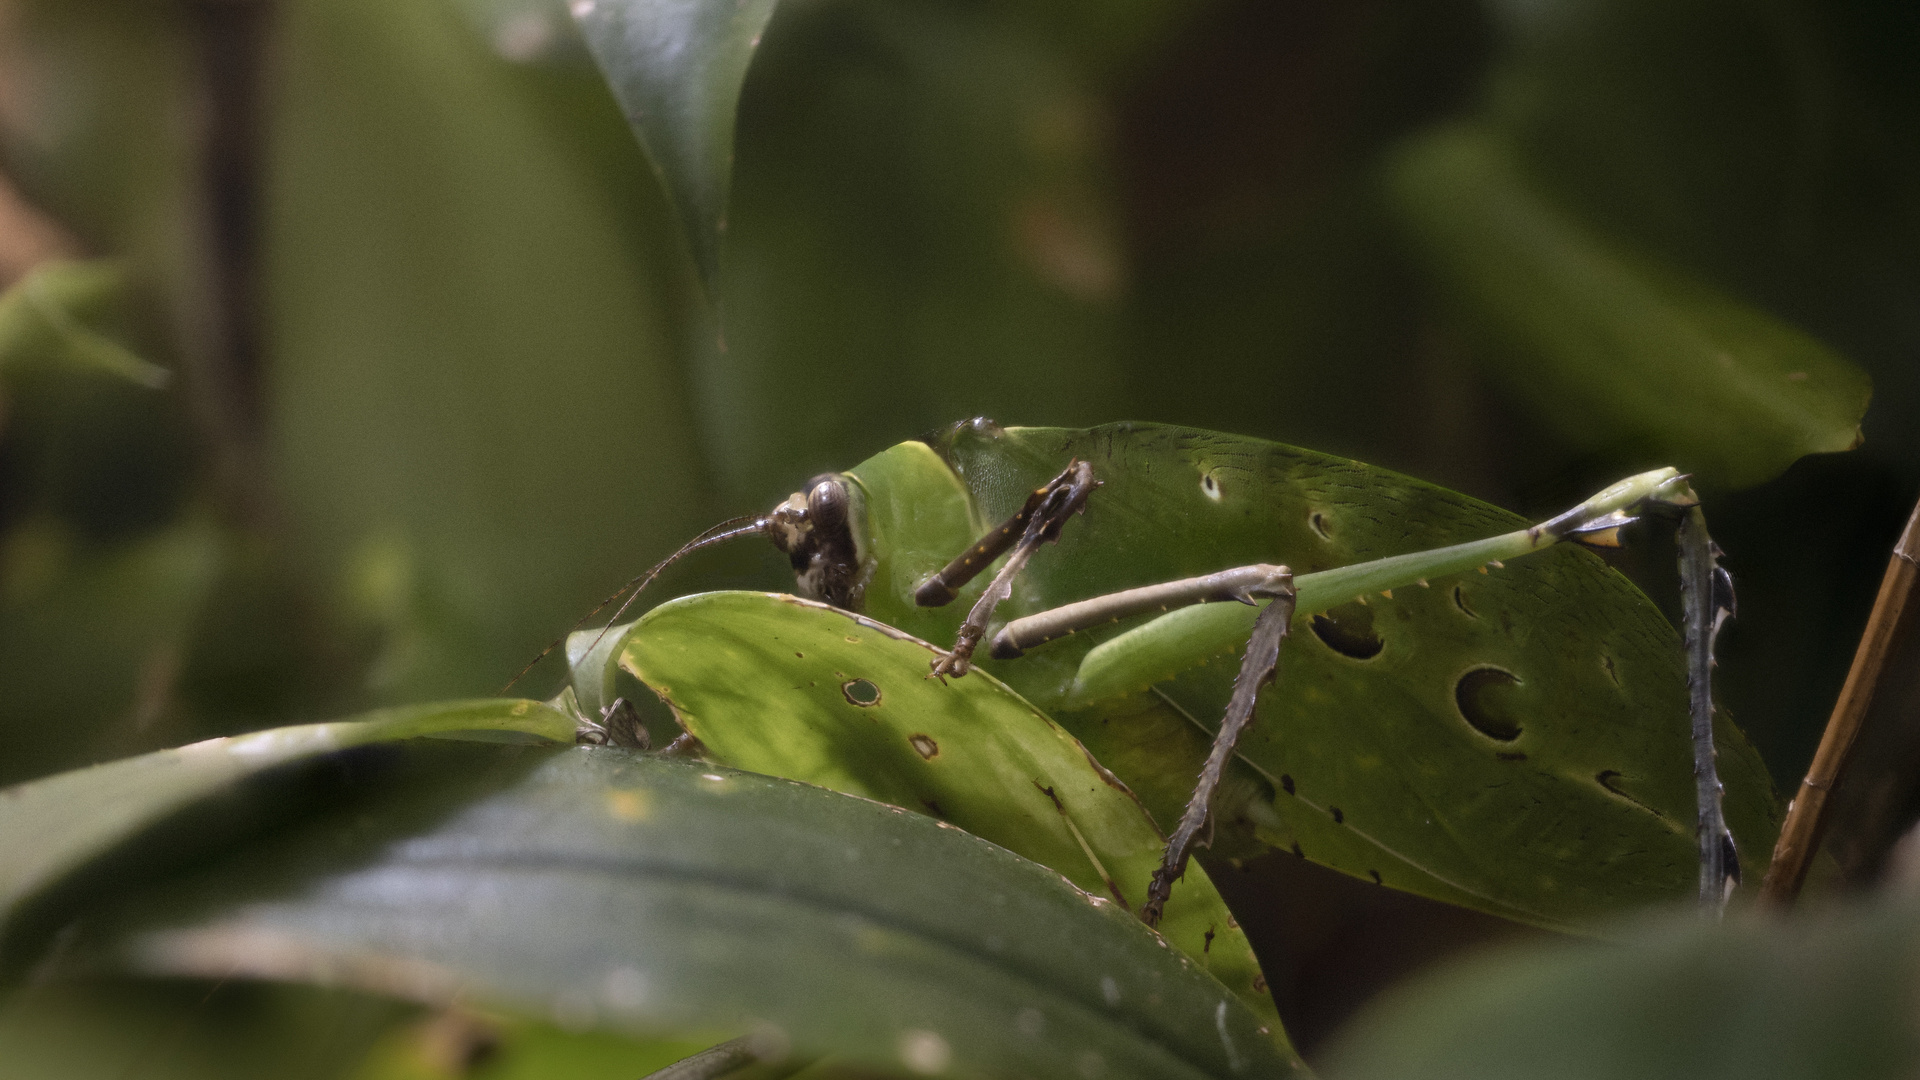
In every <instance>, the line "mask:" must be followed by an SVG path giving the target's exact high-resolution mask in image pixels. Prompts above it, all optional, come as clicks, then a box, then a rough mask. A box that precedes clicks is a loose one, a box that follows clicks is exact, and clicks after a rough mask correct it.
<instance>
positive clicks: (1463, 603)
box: [1453, 585, 1480, 619]
mask: <svg viewBox="0 0 1920 1080" xmlns="http://www.w3.org/2000/svg"><path fill="white" fill-rule="evenodd" d="M1453 606H1454V607H1457V608H1459V609H1460V610H1461V611H1462V612H1463V613H1464V614H1465V615H1466V616H1467V618H1469V619H1477V618H1479V617H1480V613H1479V612H1477V611H1475V610H1473V609H1472V608H1470V607H1468V606H1467V594H1466V593H1464V592H1462V591H1460V586H1458V585H1455V586H1454V587H1453Z"/></svg>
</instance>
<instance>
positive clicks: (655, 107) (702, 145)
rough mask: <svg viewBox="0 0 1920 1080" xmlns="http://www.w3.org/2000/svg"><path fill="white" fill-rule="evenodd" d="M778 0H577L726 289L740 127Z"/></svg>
mask: <svg viewBox="0 0 1920 1080" xmlns="http://www.w3.org/2000/svg"><path fill="white" fill-rule="evenodd" d="M773 4H774V0H575V3H574V4H573V14H574V18H575V19H577V20H578V21H579V23H580V29H581V31H582V33H584V34H585V35H586V39H587V46H588V48H590V49H591V50H593V56H594V59H595V60H597V61H599V63H600V69H601V70H602V71H604V72H605V73H606V76H607V81H608V82H609V83H610V84H612V87H613V96H614V97H616V98H618V99H619V101H620V107H621V108H622V109H623V110H625V112H626V114H627V122H628V123H630V124H632V125H633V131H634V134H635V135H638V136H639V137H640V143H641V145H643V146H645V147H646V149H647V156H648V157H650V158H652V159H653V169H654V173H655V174H656V175H658V176H659V177H660V182H661V184H662V185H663V186H665V188H666V189H667V195H668V198H669V199H671V200H672V202H673V205H674V209H675V210H676V211H677V212H678V213H679V215H680V225H681V228H682V229H684V230H685V232H686V237H687V245H688V246H689V247H690V248H692V250H693V258H694V262H695V263H696V264H697V265H698V266H699V268H700V277H701V279H702V280H703V281H704V282H705V283H706V285H707V291H708V294H709V295H712V294H713V293H714V290H715V289H716V288H717V286H718V279H719V275H720V241H721V238H722V237H723V236H724V235H725V234H726V231H727V190H728V188H729V187H730V186H731V183H732V175H733V124H734V115H735V111H736V108H737V106H738V104H739V100H740V86H741V84H742V83H744V82H745V81H746V78H747V65H748V63H750V62H751V61H752V60H753V51H754V49H756V48H757V47H759V45H760V33H761V31H762V30H764V29H766V25H767V20H768V19H769V18H771V17H772V16H773Z"/></svg>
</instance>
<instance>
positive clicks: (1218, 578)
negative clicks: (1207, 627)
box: [993, 563, 1293, 660]
mask: <svg viewBox="0 0 1920 1080" xmlns="http://www.w3.org/2000/svg"><path fill="white" fill-rule="evenodd" d="M1292 591H1293V573H1292V571H1290V570H1288V569H1287V568H1286V567H1284V566H1270V565H1268V564H1266V563H1256V564H1255V565H1253V566H1238V567H1235V568H1233V569H1231V570H1222V571H1220V572H1219V573H1215V574H1206V575H1203V576H1201V577H1191V578H1182V579H1180V580H1179V581H1168V582H1162V583H1161V584H1159V585H1145V586H1142V587H1140V588H1138V589H1126V590H1124V591H1121V592H1116V593H1108V594H1107V595H1105V596H1096V597H1094V598H1092V599H1091V600H1081V601H1078V602H1076V603H1072V604H1063V605H1061V606H1060V607H1057V608H1053V609H1052V610H1049V611H1043V612H1040V613H1039V614H1037V615H1028V616H1026V617H1025V618H1021V619H1015V620H1013V621H1012V622H1010V623H1008V624H1007V625H1006V626H1004V627H1002V628H1001V630H1000V632H999V633H998V634H995V635H994V636H993V658H994V659H995V660H1011V659H1013V658H1014V657H1016V656H1020V655H1022V654H1024V653H1025V652H1026V651H1027V650H1028V649H1032V648H1036V647H1038V646H1041V645H1045V644H1046V643H1047V642H1049V641H1053V640H1056V639H1058V638H1063V637H1066V636H1067V635H1068V634H1071V633H1074V632H1076V631H1080V630H1085V629H1087V628H1089V627H1094V626H1101V625H1104V624H1106V623H1111V622H1117V621H1119V620H1121V619H1124V618H1126V617H1127V616H1129V615H1140V614H1144V613H1146V612H1149V611H1171V610H1173V609H1174V608H1177V607H1185V606H1187V605H1188V604H1205V603H1210V602H1213V601H1218V600H1238V601H1239V602H1240V603H1243V604H1249V605H1251V604H1253V602H1254V600H1255V598H1257V597H1275V596H1280V595H1282V594H1286V595H1291V594H1292Z"/></svg>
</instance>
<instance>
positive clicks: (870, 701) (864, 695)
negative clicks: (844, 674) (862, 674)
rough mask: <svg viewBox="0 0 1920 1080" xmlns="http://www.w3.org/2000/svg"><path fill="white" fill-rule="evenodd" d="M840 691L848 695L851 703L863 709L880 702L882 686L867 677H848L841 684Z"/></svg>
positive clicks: (848, 700)
mask: <svg viewBox="0 0 1920 1080" xmlns="http://www.w3.org/2000/svg"><path fill="white" fill-rule="evenodd" d="M840 692H841V693H842V694H845V695H846V697H847V702H848V703H849V704H852V705H858V706H860V707H861V708H863V709H865V708H868V707H870V706H873V705H878V704H880V688H879V687H877V686H875V685H873V683H871V682H868V681H867V680H866V679H848V680H847V681H846V682H844V683H841V684H840Z"/></svg>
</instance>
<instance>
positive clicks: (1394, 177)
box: [1391, 125, 1872, 487]
mask: <svg viewBox="0 0 1920 1080" xmlns="http://www.w3.org/2000/svg"><path fill="white" fill-rule="evenodd" d="M1391 191H1392V194H1393V198H1394V201H1395V204H1396V206H1397V207H1398V209H1399V210H1400V212H1401V214H1402V217H1403V218H1404V220H1405V222H1406V225H1407V227H1408V228H1409V230H1410V231H1411V232H1412V234H1413V236H1414V238H1415V239H1416V240H1417V241H1418V245H1419V248H1420V250H1421V251H1422V253H1423V254H1424V255H1425V256H1426V258H1427V260H1428V262H1429V264H1430V265H1431V266H1432V267H1433V269H1434V271H1435V272H1436V273H1437V274H1438V275H1439V277H1440V279H1441V280H1442V282H1443V283H1444V284H1445V286H1446V287H1447V288H1448V290H1449V291H1451V292H1452V293H1453V294H1455V295H1456V297H1457V298H1458V299H1459V300H1460V301H1461V303H1462V304H1463V305H1464V306H1465V307H1466V309H1467V310H1468V312H1469V314H1470V315H1471V317H1473V318H1474V319H1475V320H1477V321H1478V322H1480V323H1482V324H1484V327H1485V329H1486V330H1487V331H1488V332H1489V333H1490V334H1491V335H1493V336H1494V337H1495V338H1496V339H1498V340H1499V341H1500V342H1501V343H1502V345H1503V351H1504V352H1505V353H1506V356H1505V357H1504V359H1503V361H1502V366H1501V375H1502V377H1503V378H1504V379H1505V381H1506V382H1507V384H1508V385H1509V386H1511V387H1512V388H1513V389H1514V390H1515V391H1516V392H1517V393H1519V394H1521V395H1523V396H1525V397H1526V398H1527V399H1528V400H1530V401H1531V402H1532V403H1533V404H1534V406H1535V407H1536V408H1537V409H1538V410H1539V412H1540V415H1541V416H1543V417H1545V418H1546V419H1547V420H1548V421H1549V422H1550V423H1551V424H1553V425H1554V426H1555V427H1556V428H1558V429H1559V430H1560V431H1561V432H1562V434H1564V435H1565V436H1566V437H1567V438H1568V439H1569V440H1571V441H1573V442H1575V443H1576V444H1581V445H1585V446H1588V447H1595V448H1606V449H1621V448H1626V449H1627V450H1628V451H1629V452H1628V453H1626V454H1623V455H1621V456H1623V457H1629V458H1632V459H1639V460H1645V461H1647V462H1648V463H1649V464H1655V463H1657V464H1672V465H1676V466H1678V467H1680V468H1682V469H1684V470H1686V471H1688V472H1691V473H1693V474H1695V475H1697V476H1699V477H1700V478H1701V479H1702V480H1704V481H1706V482H1708V483H1711V484H1714V485H1722V486H1730V487H1744V486H1748V485H1752V484H1757V483H1760V482H1762V481H1764V480H1768V479H1771V478H1772V477H1774V476H1776V475H1778V474H1779V473H1780V472H1781V471H1783V470H1784V469H1786V467H1787V466H1788V465H1791V464H1793V462H1794V461H1796V460H1798V459H1799V458H1800V457H1802V456H1804V455H1806V454H1814V453H1831V452H1834V451H1839V450H1850V449H1852V448H1853V447H1854V446H1856V445H1858V444H1859V441H1860V418H1861V416H1862V415H1863V414H1864V413H1865V412H1866V407H1867V399H1868V397H1869V396H1870V395H1871V392H1872V386H1871V382H1870V380H1869V379H1868V377H1867V375H1866V374H1865V373H1864V372H1862V371H1861V370H1860V369H1859V368H1857V367H1855V366H1854V365H1853V364H1852V363H1851V362H1849V361H1848V360H1846V359H1845V358H1843V357H1841V356H1840V355H1839V354H1838V353H1836V352H1834V351H1833V350H1832V349H1830V348H1828V347H1827V346H1825V345H1823V344H1821V343H1820V342H1818V341H1815V340H1814V339H1813V338H1812V337H1810V336H1808V335H1807V334H1805V333H1804V332H1802V331H1800V330H1798V329H1796V328H1794V327H1793V326H1790V325H1788V324H1787V323H1785V322H1784V321H1782V320H1780V319H1778V318H1776V317H1774V316H1773V315H1770V314H1768V313H1767V312H1765V311H1763V310H1761V309H1759V308H1757V307H1754V306H1752V305H1750V304H1748V303H1746V302H1744V301H1742V300H1740V299H1738V298H1736V297H1734V296H1731V295H1729V294H1727V293H1725V292H1723V291H1721V290H1720V289H1718V288H1716V287H1715V286H1713V285H1711V284H1709V283H1707V282H1705V281H1701V280H1698V279H1695V278H1692V277H1689V276H1688V275H1687V274H1685V273H1684V272H1682V271H1681V270H1679V269H1677V268H1675V267H1672V266H1667V265H1664V264H1662V263H1660V262H1658V261H1656V260H1654V259H1651V258H1648V257H1646V256H1643V255H1639V254H1636V253H1633V252H1631V251H1628V250H1626V249H1624V248H1622V247H1620V246H1618V245H1616V244H1614V243H1613V242H1611V241H1610V240H1608V239H1606V238H1604V237H1602V236H1600V235H1599V234H1597V233H1595V232H1593V231H1592V230H1590V229H1589V228H1588V227H1586V226H1585V225H1583V224H1582V223H1581V222H1580V221H1579V220H1578V219H1577V218H1575V217H1574V216H1573V215H1571V214H1569V213H1568V212H1566V211H1565V210H1563V209H1561V208H1560V207H1558V206H1556V205H1555V204H1554V203H1553V201H1552V200H1551V199H1550V198H1549V197H1548V196H1547V195H1545V194H1543V193H1542V192H1541V191H1540V190H1539V189H1538V187H1537V185H1536V184H1535V183H1534V181H1533V179H1532V177H1531V176H1530V175H1529V174H1528V172H1527V170H1526V167H1525V166H1524V164H1523V163H1522V161H1521V158H1520V157H1519V155H1518V154H1517V152H1516V151H1515V150H1514V148H1513V147H1512V146H1511V145H1510V144H1509V143H1508V142H1507V141H1506V140H1505V139H1504V138H1503V137H1502V136H1500V135H1498V134H1496V133H1494V132H1493V131H1491V130H1489V129H1486V128H1482V127H1474V126H1467V125H1462V126H1457V127H1452V128H1446V129H1442V130H1440V131H1437V132H1433V133H1431V134H1428V135H1426V136H1424V137H1422V138H1420V139H1419V140H1417V141H1415V142H1414V143H1413V144H1412V145H1411V146H1409V147H1407V148H1406V149H1405V150H1404V151H1403V152H1402V153H1401V155H1400V157H1399V158H1398V159H1397V160H1396V162H1395V163H1394V166H1393V169H1392V173H1391Z"/></svg>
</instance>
